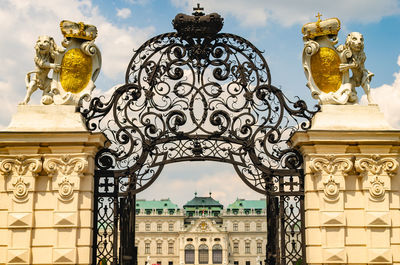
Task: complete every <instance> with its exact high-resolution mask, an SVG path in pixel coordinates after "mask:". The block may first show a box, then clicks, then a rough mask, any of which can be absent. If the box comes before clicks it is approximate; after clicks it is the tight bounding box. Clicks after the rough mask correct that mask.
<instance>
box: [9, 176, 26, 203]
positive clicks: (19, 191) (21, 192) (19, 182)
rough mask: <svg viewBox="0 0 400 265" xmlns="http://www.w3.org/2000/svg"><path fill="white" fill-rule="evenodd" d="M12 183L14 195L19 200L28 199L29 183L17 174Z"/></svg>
mask: <svg viewBox="0 0 400 265" xmlns="http://www.w3.org/2000/svg"><path fill="white" fill-rule="evenodd" d="M12 185H13V186H14V190H13V193H14V197H15V198H16V199H17V200H19V201H21V202H24V201H26V200H27V199H28V198H27V197H28V187H29V185H30V183H29V182H25V181H24V179H23V178H22V177H21V176H19V177H17V179H16V180H15V182H13V183H12Z"/></svg>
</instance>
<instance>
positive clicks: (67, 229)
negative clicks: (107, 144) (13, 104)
mask: <svg viewBox="0 0 400 265" xmlns="http://www.w3.org/2000/svg"><path fill="white" fill-rule="evenodd" d="M24 107H28V106H24ZM37 107H41V108H36V110H37V111H39V110H40V111H41V112H43V110H44V111H46V110H48V109H46V107H43V106H37ZM70 107H72V108H62V109H63V111H62V112H64V113H63V114H62V115H63V116H68V119H69V120H70V119H71V116H74V115H75V117H78V116H77V115H76V114H77V113H75V112H74V107H73V106H70ZM29 108H32V106H29ZM66 110H69V111H70V113H68V112H65V111H66ZM68 114H70V115H68ZM18 115H20V113H19V114H18ZM18 115H17V116H18ZM46 115H54V113H47V114H46ZM20 116H21V115H20ZM63 116H60V117H59V119H60V120H62V117H63ZM29 118H30V117H29V116H28V117H25V119H29ZM53 119H55V118H54V117H53ZM76 121H77V122H78V123H79V118H78V119H77V120H76ZM80 123H81V125H80V126H81V127H80V129H79V130H78V127H77V126H76V125H77V124H71V126H72V127H73V129H72V130H70V131H68V130H67V129H65V126H64V127H63V129H64V130H63V131H52V130H50V129H51V128H50V127H49V126H51V124H48V125H47V124H45V122H43V121H41V120H38V121H37V127H36V128H35V130H36V132H32V131H28V130H27V129H26V128H23V129H21V130H20V131H18V127H15V126H14V127H12V128H10V129H9V130H7V129H6V130H5V131H2V132H0V264H91V244H92V211H93V201H92V198H93V172H94V160H93V158H94V155H95V154H96V152H97V150H98V148H99V147H100V146H101V145H102V144H103V142H104V138H103V136H102V135H93V134H90V133H89V132H87V131H85V129H84V126H83V124H82V122H81V121H80ZM13 124H17V122H16V121H15V120H14V123H13ZM41 124H42V125H41ZM41 126H42V128H43V130H42V131H41V130H40V127H41ZM46 128H47V129H49V130H47V129H46Z"/></svg>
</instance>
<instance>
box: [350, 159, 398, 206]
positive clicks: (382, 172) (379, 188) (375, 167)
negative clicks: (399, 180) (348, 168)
mask: <svg viewBox="0 0 400 265" xmlns="http://www.w3.org/2000/svg"><path fill="white" fill-rule="evenodd" d="M355 168H356V170H357V172H360V173H361V174H360V176H362V177H365V178H367V180H368V182H369V183H370V185H369V193H370V196H371V199H373V200H382V199H384V195H385V189H386V188H388V187H385V182H384V180H383V179H382V177H383V176H389V177H393V176H395V175H396V172H397V169H398V168H399V162H397V160H396V159H394V158H391V157H381V156H379V155H372V156H370V157H363V158H358V159H356V161H355ZM386 185H388V184H387V183H386Z"/></svg>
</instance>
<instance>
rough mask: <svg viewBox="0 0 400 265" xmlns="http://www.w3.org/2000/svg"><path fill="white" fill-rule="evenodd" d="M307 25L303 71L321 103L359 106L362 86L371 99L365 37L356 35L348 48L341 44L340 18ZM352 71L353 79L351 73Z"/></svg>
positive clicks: (304, 34)
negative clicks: (359, 90)
mask: <svg viewBox="0 0 400 265" xmlns="http://www.w3.org/2000/svg"><path fill="white" fill-rule="evenodd" d="M320 16H321V15H320V14H318V16H317V17H318V21H317V22H312V23H308V24H305V25H304V26H303V28H302V33H303V41H304V49H303V68H304V73H305V75H306V78H307V86H308V87H309V88H310V90H311V95H312V97H313V98H315V99H318V100H319V103H320V104H336V105H344V104H355V103H357V102H358V97H357V92H356V89H355V88H356V87H358V86H361V87H362V88H363V89H364V91H365V94H366V95H367V98H368V102H369V103H372V100H371V96H370V81H371V78H372V76H373V74H372V73H371V72H369V71H368V70H367V69H365V66H364V62H365V60H366V56H365V53H364V38H363V36H362V34H361V33H358V32H352V33H350V34H349V35H348V36H347V39H346V43H345V44H344V45H339V46H337V47H336V46H335V45H336V44H337V43H338V39H337V34H338V32H339V30H340V21H339V19H337V18H329V19H326V20H321V19H320ZM350 70H351V71H352V76H351V77H350V73H349V71H350Z"/></svg>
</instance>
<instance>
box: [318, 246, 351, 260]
mask: <svg viewBox="0 0 400 265" xmlns="http://www.w3.org/2000/svg"><path fill="white" fill-rule="evenodd" d="M323 257H324V263H346V251H345V248H324V249H323Z"/></svg>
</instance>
